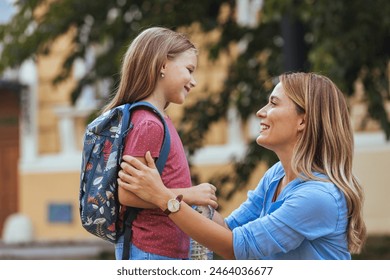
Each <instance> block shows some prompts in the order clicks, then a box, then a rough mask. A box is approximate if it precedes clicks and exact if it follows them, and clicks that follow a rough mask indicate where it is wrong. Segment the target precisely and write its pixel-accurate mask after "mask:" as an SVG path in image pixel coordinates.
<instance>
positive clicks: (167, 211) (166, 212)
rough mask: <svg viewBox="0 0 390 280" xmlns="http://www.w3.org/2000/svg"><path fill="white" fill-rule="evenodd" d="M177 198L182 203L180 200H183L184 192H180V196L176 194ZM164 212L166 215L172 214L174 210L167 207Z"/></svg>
mask: <svg viewBox="0 0 390 280" xmlns="http://www.w3.org/2000/svg"><path fill="white" fill-rule="evenodd" d="M175 199H176V200H177V201H178V202H179V203H180V202H181V201H182V200H183V195H182V194H179V195H178V196H176V198H175ZM164 213H165V214H166V215H169V214H171V213H172V212H171V211H170V210H169V209H168V208H167V209H165V210H164Z"/></svg>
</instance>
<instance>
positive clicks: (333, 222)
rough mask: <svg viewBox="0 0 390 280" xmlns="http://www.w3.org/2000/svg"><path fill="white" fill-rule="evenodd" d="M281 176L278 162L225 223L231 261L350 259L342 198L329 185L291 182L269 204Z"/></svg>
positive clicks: (281, 170) (345, 213) (281, 168)
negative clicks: (232, 250)
mask: <svg viewBox="0 0 390 280" xmlns="http://www.w3.org/2000/svg"><path fill="white" fill-rule="evenodd" d="M315 175H316V176H320V177H322V178H326V177H325V176H324V175H321V174H318V173H316V174H315ZM283 176H284V169H283V167H282V165H281V163H280V162H278V163H276V164H275V165H274V166H273V167H271V168H270V169H269V170H268V171H267V172H266V174H265V175H264V177H263V178H262V179H261V181H260V182H259V184H258V186H257V188H256V189H255V190H253V191H249V192H248V198H247V200H246V201H245V202H244V203H243V204H242V205H241V206H240V207H239V208H238V209H236V210H235V211H233V213H232V214H231V215H230V216H229V217H227V218H226V219H225V222H226V223H227V225H228V226H229V228H230V229H231V230H232V231H233V248H234V254H235V257H236V259H265V260H266V259H269V260H287V259H295V260H298V259H305V260H317V259H351V255H350V253H349V251H348V243H347V236H346V233H347V225H348V218H347V215H348V210H347V205H346V200H345V197H344V195H343V193H342V192H341V191H340V190H339V189H338V188H337V187H336V186H335V185H334V184H333V183H331V182H322V181H313V180H310V181H302V180H301V179H299V178H296V179H295V180H293V181H291V182H290V183H289V184H288V185H287V186H286V187H285V188H284V189H283V190H282V192H281V193H280V195H279V196H278V198H277V201H275V202H272V198H273V196H274V193H275V190H276V187H277V185H278V183H279V181H280V180H281V179H282V178H283Z"/></svg>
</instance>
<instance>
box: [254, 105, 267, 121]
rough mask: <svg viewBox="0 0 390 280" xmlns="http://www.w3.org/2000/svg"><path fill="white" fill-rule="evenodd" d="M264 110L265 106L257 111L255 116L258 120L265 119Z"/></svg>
mask: <svg viewBox="0 0 390 280" xmlns="http://www.w3.org/2000/svg"><path fill="white" fill-rule="evenodd" d="M265 108H266V106H264V107H263V108H261V109H260V110H259V111H257V113H256V116H257V117H259V118H263V117H265V116H266V115H267V111H266V109H265Z"/></svg>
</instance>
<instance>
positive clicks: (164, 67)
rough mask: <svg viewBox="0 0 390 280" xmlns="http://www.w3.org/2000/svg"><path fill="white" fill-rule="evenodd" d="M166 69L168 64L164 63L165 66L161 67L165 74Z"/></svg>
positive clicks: (162, 72) (161, 72)
mask: <svg viewBox="0 0 390 280" xmlns="http://www.w3.org/2000/svg"><path fill="white" fill-rule="evenodd" d="M166 70H167V64H166V63H164V64H163V66H162V67H161V70H160V74H165V71H166Z"/></svg>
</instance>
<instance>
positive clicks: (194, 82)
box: [190, 78, 197, 87]
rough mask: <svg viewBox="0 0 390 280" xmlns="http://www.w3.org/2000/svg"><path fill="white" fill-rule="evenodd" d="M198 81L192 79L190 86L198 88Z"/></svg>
mask: <svg viewBox="0 0 390 280" xmlns="http://www.w3.org/2000/svg"><path fill="white" fill-rule="evenodd" d="M196 84H197V83H196V80H195V78H192V79H191V81H190V85H191V87H196Z"/></svg>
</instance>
